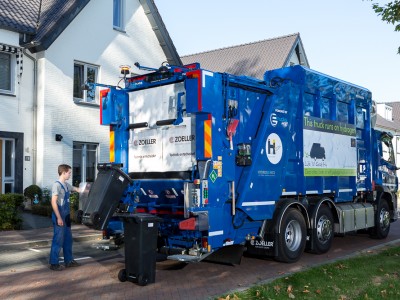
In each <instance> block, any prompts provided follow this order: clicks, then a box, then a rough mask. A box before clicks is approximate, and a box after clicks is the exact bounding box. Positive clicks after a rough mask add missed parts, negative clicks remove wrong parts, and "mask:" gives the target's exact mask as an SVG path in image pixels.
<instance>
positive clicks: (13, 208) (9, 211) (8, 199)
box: [0, 194, 24, 230]
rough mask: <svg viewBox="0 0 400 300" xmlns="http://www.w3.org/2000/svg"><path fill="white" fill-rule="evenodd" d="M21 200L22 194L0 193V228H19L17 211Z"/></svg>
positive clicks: (20, 219)
mask: <svg viewBox="0 0 400 300" xmlns="http://www.w3.org/2000/svg"><path fill="white" fill-rule="evenodd" d="M23 202H24V196H23V195H22V194H0V230H11V229H21V226H22V218H21V215H20V214H19V211H20V207H21V205H22V203H23Z"/></svg>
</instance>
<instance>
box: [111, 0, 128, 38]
mask: <svg viewBox="0 0 400 300" xmlns="http://www.w3.org/2000/svg"><path fill="white" fill-rule="evenodd" d="M116 14H117V16H118V19H116V18H115V15H116ZM124 16H125V0H113V15H112V17H113V28H114V29H116V30H120V31H124V29H125V22H124Z"/></svg>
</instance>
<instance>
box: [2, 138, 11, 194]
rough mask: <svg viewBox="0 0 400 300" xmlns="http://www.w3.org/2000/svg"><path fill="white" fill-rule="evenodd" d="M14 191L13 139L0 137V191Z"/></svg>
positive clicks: (3, 192) (4, 192)
mask: <svg viewBox="0 0 400 300" xmlns="http://www.w3.org/2000/svg"><path fill="white" fill-rule="evenodd" d="M14 192H15V140H14V139H4V138H3V139H0V193H2V194H6V193H14Z"/></svg>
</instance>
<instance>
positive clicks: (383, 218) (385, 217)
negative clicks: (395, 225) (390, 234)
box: [379, 208, 390, 231]
mask: <svg viewBox="0 0 400 300" xmlns="http://www.w3.org/2000/svg"><path fill="white" fill-rule="evenodd" d="M389 224H390V215H389V212H388V211H387V210H386V209H385V208H382V209H381V212H380V214H379V225H380V226H381V229H382V231H385V230H386V229H387V228H388V227H389Z"/></svg>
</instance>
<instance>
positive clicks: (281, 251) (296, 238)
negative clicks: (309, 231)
mask: <svg viewBox="0 0 400 300" xmlns="http://www.w3.org/2000/svg"><path fill="white" fill-rule="evenodd" d="M277 242H278V255H277V256H276V257H275V259H276V260H278V261H282V262H287V263H293V262H296V261H298V260H299V259H300V256H301V254H302V253H303V252H304V248H305V246H306V222H305V220H304V217H303V215H302V214H301V212H300V211H298V210H297V209H295V208H289V209H288V210H287V212H286V213H285V215H284V216H283V217H282V220H281V224H280V227H279V234H278V239H277Z"/></svg>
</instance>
